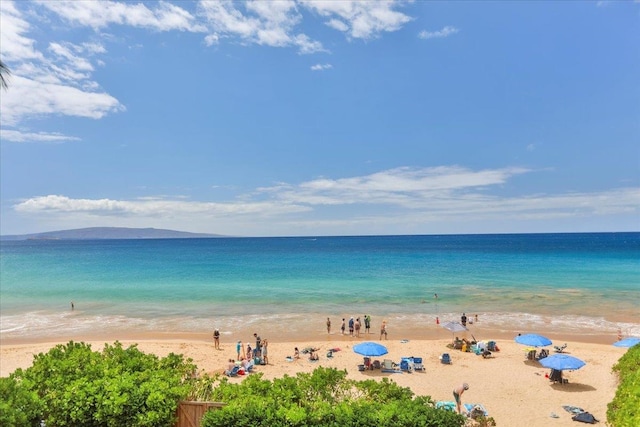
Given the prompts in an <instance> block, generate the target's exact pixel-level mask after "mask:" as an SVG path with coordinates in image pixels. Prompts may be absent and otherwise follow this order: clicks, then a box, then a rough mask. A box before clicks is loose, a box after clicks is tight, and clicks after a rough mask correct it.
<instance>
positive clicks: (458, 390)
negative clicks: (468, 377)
mask: <svg viewBox="0 0 640 427" xmlns="http://www.w3.org/2000/svg"><path fill="white" fill-rule="evenodd" d="M465 390H469V384H467V383H464V384H462V385H460V386H458V387H456V388H454V389H453V398H454V399H455V400H456V407H457V408H458V413H459V414H460V413H461V412H460V408H461V406H462V402H461V401H460V396H462V393H464V392H465Z"/></svg>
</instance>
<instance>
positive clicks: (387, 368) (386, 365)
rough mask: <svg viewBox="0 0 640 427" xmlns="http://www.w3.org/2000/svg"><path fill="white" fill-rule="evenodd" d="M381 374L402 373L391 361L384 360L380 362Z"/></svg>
mask: <svg viewBox="0 0 640 427" xmlns="http://www.w3.org/2000/svg"><path fill="white" fill-rule="evenodd" d="M382 372H392V373H396V372H402V371H401V370H400V369H398V365H397V364H395V363H393V360H391V359H384V360H383V361H382Z"/></svg>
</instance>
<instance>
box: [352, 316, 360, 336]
mask: <svg viewBox="0 0 640 427" xmlns="http://www.w3.org/2000/svg"><path fill="white" fill-rule="evenodd" d="M353 327H354V328H355V331H356V337H358V338H360V318H359V317H358V318H357V319H356V323H354V325H353Z"/></svg>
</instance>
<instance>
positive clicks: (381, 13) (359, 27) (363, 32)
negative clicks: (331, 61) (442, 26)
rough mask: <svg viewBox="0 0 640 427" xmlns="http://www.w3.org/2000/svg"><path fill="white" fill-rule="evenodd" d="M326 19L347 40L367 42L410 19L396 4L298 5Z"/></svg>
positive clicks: (305, 3) (397, 2) (356, 1)
mask: <svg viewBox="0 0 640 427" xmlns="http://www.w3.org/2000/svg"><path fill="white" fill-rule="evenodd" d="M300 3H301V4H303V5H304V6H305V7H307V8H309V9H311V10H312V11H314V12H316V13H318V14H319V15H320V16H322V17H325V18H327V21H326V24H327V25H328V26H329V27H331V28H334V29H336V30H338V31H341V32H343V33H345V34H346V35H348V36H349V37H350V38H354V39H363V40H368V39H372V38H376V37H379V36H380V35H381V34H382V33H385V32H394V31H398V30H399V29H400V28H402V27H403V26H404V25H405V24H406V23H408V22H410V21H412V19H413V18H411V17H410V16H408V15H406V14H404V13H402V12H399V11H398V10H397V9H398V8H399V7H401V6H402V4H403V3H404V2H399V1H396V2H394V1H358V0H355V1H315V0H310V1H306V0H302V1H300Z"/></svg>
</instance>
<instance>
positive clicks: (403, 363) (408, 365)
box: [400, 357, 413, 373]
mask: <svg viewBox="0 0 640 427" xmlns="http://www.w3.org/2000/svg"><path fill="white" fill-rule="evenodd" d="M400 370H401V371H404V372H408V373H411V372H413V360H411V359H409V358H408V357H403V358H402V359H400Z"/></svg>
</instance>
